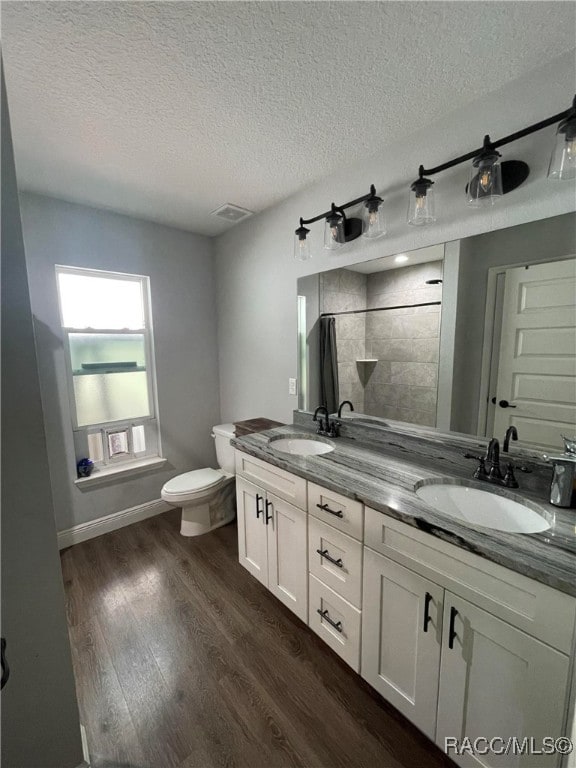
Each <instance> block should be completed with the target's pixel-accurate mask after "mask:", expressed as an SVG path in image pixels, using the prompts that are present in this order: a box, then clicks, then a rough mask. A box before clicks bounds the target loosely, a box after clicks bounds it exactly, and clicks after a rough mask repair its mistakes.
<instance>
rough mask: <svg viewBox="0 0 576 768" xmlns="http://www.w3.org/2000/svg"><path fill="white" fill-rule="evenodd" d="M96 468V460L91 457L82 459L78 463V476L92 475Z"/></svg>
mask: <svg viewBox="0 0 576 768" xmlns="http://www.w3.org/2000/svg"><path fill="white" fill-rule="evenodd" d="M93 469H94V462H93V461H92V460H91V459H80V461H79V462H78V464H76V472H77V473H78V477H90V475H91V474H92V470H93Z"/></svg>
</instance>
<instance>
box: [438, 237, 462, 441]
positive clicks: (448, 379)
mask: <svg viewBox="0 0 576 768" xmlns="http://www.w3.org/2000/svg"><path fill="white" fill-rule="evenodd" d="M443 262H444V263H443V265H442V279H443V283H442V307H441V310H442V311H441V313H440V341H439V348H438V352H439V354H438V385H437V397H436V402H437V405H436V425H435V426H436V428H437V429H440V430H442V431H443V432H449V431H450V429H451V423H452V390H453V387H454V355H455V343H456V315H457V312H458V276H459V274H460V240H452V241H451V242H449V243H445V245H444V259H443Z"/></svg>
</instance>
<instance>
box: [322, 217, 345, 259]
mask: <svg viewBox="0 0 576 768" xmlns="http://www.w3.org/2000/svg"><path fill="white" fill-rule="evenodd" d="M345 242H346V241H345V239H344V220H343V218H342V216H340V215H339V214H332V215H330V216H328V217H327V219H326V224H325V225H324V248H326V250H328V251H335V250H337V249H338V248H341V247H342V246H343V245H344V243H345Z"/></svg>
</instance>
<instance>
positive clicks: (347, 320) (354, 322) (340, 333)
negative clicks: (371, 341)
mask: <svg viewBox="0 0 576 768" xmlns="http://www.w3.org/2000/svg"><path fill="white" fill-rule="evenodd" d="M365 336H366V315H340V316H339V317H337V318H336V338H337V339H338V338H340V339H362V340H364V338H365Z"/></svg>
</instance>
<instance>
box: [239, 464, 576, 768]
mask: <svg viewBox="0 0 576 768" xmlns="http://www.w3.org/2000/svg"><path fill="white" fill-rule="evenodd" d="M236 455H237V464H236V468H237V493H238V535H239V553H240V562H241V563H242V564H243V565H244V566H245V567H246V568H247V569H248V570H249V571H250V572H251V573H252V574H253V575H254V576H256V578H258V579H259V580H260V581H261V582H262V583H263V584H264V585H265V586H267V587H268V588H269V589H270V590H271V591H272V592H273V593H274V594H275V595H276V596H277V597H278V598H279V599H280V600H282V602H283V603H284V604H285V605H287V606H288V607H290V608H291V609H292V610H293V611H294V612H295V613H296V614H297V615H298V616H299V617H300V618H301V619H302V620H303V621H306V622H307V623H308V625H309V627H310V628H311V629H312V630H313V631H314V632H316V634H318V635H319V636H320V637H321V638H322V639H323V640H324V641H325V642H326V643H327V644H328V645H329V646H330V647H331V648H332V649H333V650H334V651H335V652H336V653H338V654H339V655H340V656H341V657H342V658H343V659H344V660H345V661H346V662H347V663H348V664H349V665H350V666H351V667H352V668H353V669H354V670H355V671H357V672H359V673H360V674H361V675H362V677H363V678H364V679H365V680H366V681H367V682H368V683H369V684H370V685H372V686H373V687H374V688H375V689H376V690H377V691H379V693H380V694H381V695H382V696H383V697H384V698H385V699H386V700H387V701H389V702H390V703H391V704H392V705H393V706H395V707H396V708H397V709H398V710H399V711H400V712H402V713H403V714H404V715H405V716H406V717H407V718H408V719H409V720H411V721H412V722H413V723H414V724H415V725H416V726H417V727H418V728H419V729H420V730H421V731H423V732H424V733H425V734H426V735H427V736H428V737H429V738H430V739H432V740H433V741H435V742H436V743H437V744H438V746H439V747H440V749H444V748H445V738H448V737H451V738H453V739H459V740H461V739H463V738H464V737H465V736H466V737H468V738H470V739H471V740H473V739H475V738H477V737H486V738H487V739H490V738H492V737H502V738H503V739H506V738H508V737H509V736H514V737H517V738H518V739H519V740H520V741H521V740H522V739H523V738H524V737H532V738H533V739H534V743H535V744H536V745H538V744H540V743H541V740H542V739H543V738H544V737H545V736H546V737H553V738H554V737H559V736H561V735H563V734H565V733H567V732H568V724H567V722H566V717H567V707H568V695H569V676H570V669H571V666H570V654H571V653H572V643H573V632H574V623H575V618H576V598H574V597H572V596H571V595H568V594H566V593H564V592H561V591H558V590H556V589H553V588H552V587H550V586H548V585H546V584H543V583H541V582H539V581H536V580H534V579H530V578H528V577H526V576H524V575H523V574H520V573H517V572H515V571H512V570H510V569H509V568H504V567H503V566H500V565H498V564H497V563H494V562H492V561H490V560H488V559H486V558H484V557H479V556H478V555H475V554H473V553H471V552H469V551H468V550H466V549H464V548H461V547H458V546H455V545H454V544H452V543H448V542H445V541H443V540H441V539H440V538H438V537H435V536H432V535H430V534H429V533H426V532H423V531H421V530H418V529H416V528H414V527H412V526H410V525H408V524H406V523H404V522H402V521H400V520H397V519H395V518H394V517H392V516H389V515H387V514H383V513H382V512H379V511H377V510H374V509H372V508H370V507H369V506H365V505H363V504H362V503H361V502H359V501H356V500H354V499H351V498H349V497H348V496H345V495H343V494H339V493H337V492H334V491H331V490H328V489H326V488H323V487H322V486H320V485H318V484H316V483H313V482H310V481H308V482H307V481H306V480H304V479H303V478H301V477H298V476H296V475H294V474H292V473H289V472H286V471H285V470H283V469H280V468H278V467H276V466H273V465H272V464H269V463H267V462H264V461H262V460H260V459H257V458H254V457H252V456H250V455H247V454H244V453H242V452H240V451H237V454H236ZM267 512H268V518H269V519H268V526H267V525H266V520H267ZM450 756H451V757H452V759H454V761H455V762H456V763H457V764H459V765H461V766H485V768H501V767H503V766H509V767H510V768H512V766H518V767H519V768H528V767H532V768H548V767H550V768H551V767H552V766H554V767H555V768H558V766H560V765H562V762H561V756H560V755H546V754H539V755H527V754H525V755H521V756H518V755H514V754H509V755H495V754H493V753H488V754H486V755H484V756H476V757H472V756H470V755H462V756H456V755H454V754H451V755H450Z"/></svg>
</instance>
